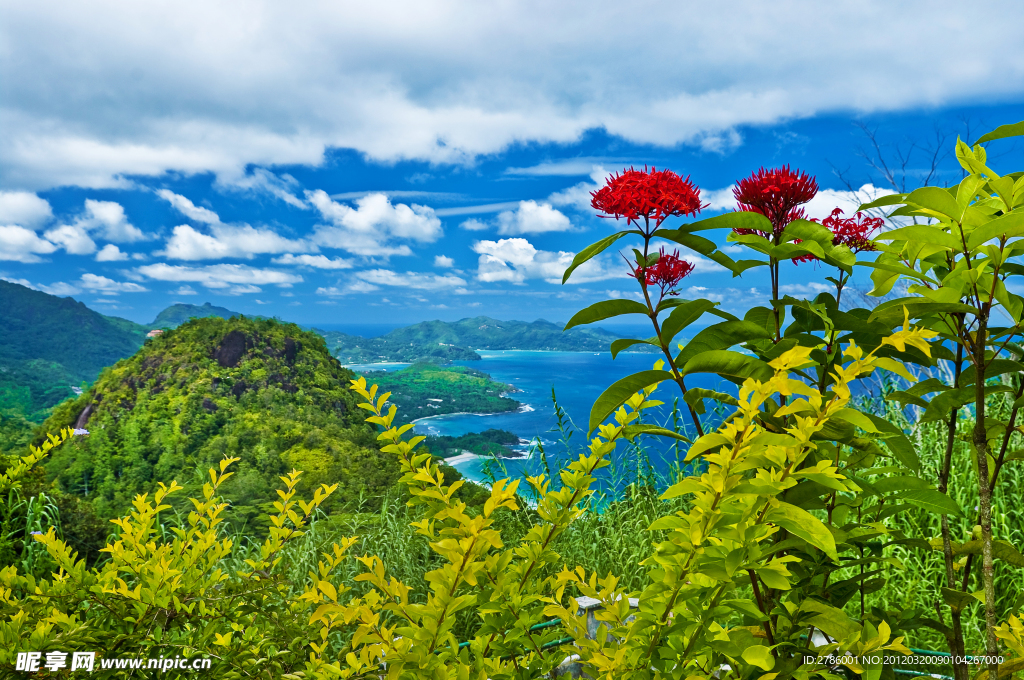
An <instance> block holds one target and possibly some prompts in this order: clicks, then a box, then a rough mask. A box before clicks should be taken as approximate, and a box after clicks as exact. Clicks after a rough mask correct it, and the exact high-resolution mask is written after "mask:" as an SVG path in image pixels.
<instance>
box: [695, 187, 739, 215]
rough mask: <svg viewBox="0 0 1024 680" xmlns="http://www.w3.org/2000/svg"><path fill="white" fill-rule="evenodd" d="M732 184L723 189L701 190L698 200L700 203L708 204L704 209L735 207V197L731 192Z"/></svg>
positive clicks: (715, 209)
mask: <svg viewBox="0 0 1024 680" xmlns="http://www.w3.org/2000/svg"><path fill="white" fill-rule="evenodd" d="M732 190H733V185H730V186H727V187H725V188H724V189H712V190H710V191H701V192H700V200H701V202H702V203H707V204H709V205H708V207H707V208H705V210H707V211H709V212H710V211H720V210H734V209H735V208H736V197H735V196H733V194H732Z"/></svg>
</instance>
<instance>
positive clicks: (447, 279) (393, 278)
mask: <svg viewBox="0 0 1024 680" xmlns="http://www.w3.org/2000/svg"><path fill="white" fill-rule="evenodd" d="M355 277H356V278H358V279H359V280H360V281H362V282H363V283H368V284H370V285H372V286H392V287H396V288H410V289H415V290H446V289H452V288H457V287H459V286H465V285H466V281H465V279H462V278H460V277H458V276H455V275H453V274H448V275H445V276H442V275H440V274H423V273H420V272H405V273H404V274H403V273H400V272H395V271H392V270H390V269H370V270H367V271H362V272H357V273H356V274H355Z"/></svg>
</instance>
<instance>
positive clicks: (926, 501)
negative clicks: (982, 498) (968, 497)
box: [896, 489, 966, 518]
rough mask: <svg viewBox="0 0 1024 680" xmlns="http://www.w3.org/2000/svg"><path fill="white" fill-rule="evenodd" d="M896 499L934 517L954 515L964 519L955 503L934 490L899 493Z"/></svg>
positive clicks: (964, 516) (962, 513)
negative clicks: (934, 515) (932, 514)
mask: <svg viewBox="0 0 1024 680" xmlns="http://www.w3.org/2000/svg"><path fill="white" fill-rule="evenodd" d="M896 497H897V498H899V499H900V500H903V501H906V502H908V503H911V504H913V505H916V506H917V507H919V508H921V509H922V510H926V511H928V512H931V513H934V514H936V515H955V516H957V517H963V518H966V515H964V512H963V510H961V509H960V506H959V505H957V503H956V501H954V500H953V499H952V498H950V497H949V496H947V495H946V494H944V493H942V492H940V491H936V490H934V489H915V490H911V491H901V492H900V493H898V494H896Z"/></svg>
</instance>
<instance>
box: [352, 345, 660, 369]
mask: <svg viewBox="0 0 1024 680" xmlns="http://www.w3.org/2000/svg"><path fill="white" fill-rule="evenodd" d="M473 351H474V352H488V353H497V352H543V353H545V354H596V355H600V354H605V353H607V352H608V350H607V349H604V350H601V351H600V352H594V351H593V350H589V349H483V348H479V349H478V348H474V349H473ZM619 354H657V352H637V351H630V350H628V349H626V350H623V351H621V352H619ZM412 363H413V362H409V361H376V362H370V363H361V362H360V363H351V364H342V366H344V367H345V368H348V369H350V370H351V368H352V367H353V366H410V365H412ZM470 368H472V367H470Z"/></svg>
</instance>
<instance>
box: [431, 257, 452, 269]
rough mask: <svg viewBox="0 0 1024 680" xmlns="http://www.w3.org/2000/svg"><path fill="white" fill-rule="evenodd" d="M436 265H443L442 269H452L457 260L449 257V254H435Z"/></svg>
mask: <svg viewBox="0 0 1024 680" xmlns="http://www.w3.org/2000/svg"><path fill="white" fill-rule="evenodd" d="M434 266H435V267H441V268H442V269H451V268H452V267H454V266H455V260H453V259H452V258H450V257H448V256H447V255H435V256H434Z"/></svg>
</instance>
